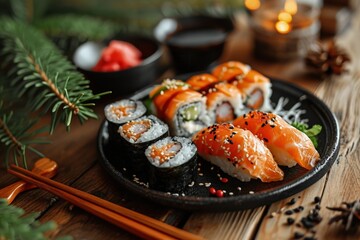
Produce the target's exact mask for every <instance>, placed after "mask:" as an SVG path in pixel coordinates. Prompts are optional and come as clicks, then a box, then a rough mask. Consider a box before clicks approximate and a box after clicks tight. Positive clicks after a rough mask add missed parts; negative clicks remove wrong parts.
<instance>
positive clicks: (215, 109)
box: [187, 73, 243, 123]
mask: <svg viewBox="0 0 360 240" xmlns="http://www.w3.org/2000/svg"><path fill="white" fill-rule="evenodd" d="M187 83H188V84H189V85H190V86H191V88H192V89H194V90H196V91H199V92H200V93H201V94H203V95H204V96H205V97H206V109H207V112H208V116H209V118H210V121H211V123H223V122H230V121H232V120H234V119H235V118H236V116H239V115H240V114H241V113H242V109H243V104H242V102H243V101H242V96H241V92H240V91H239V89H238V88H237V87H236V86H234V85H232V84H230V83H226V82H219V81H218V79H217V78H216V77H214V76H213V75H211V74H208V73H203V74H198V75H194V76H192V77H191V78H189V79H188V80H187Z"/></svg>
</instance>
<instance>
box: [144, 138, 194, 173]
mask: <svg viewBox="0 0 360 240" xmlns="http://www.w3.org/2000/svg"><path fill="white" fill-rule="evenodd" d="M171 142H177V143H180V144H181V149H180V150H179V152H177V153H176V155H175V156H174V157H172V158H171V159H169V160H168V161H166V162H164V163H160V161H159V159H158V158H152V157H151V151H152V149H153V148H154V147H155V148H162V147H163V146H166V145H168V144H169V143H171ZM196 153H197V149H196V146H195V144H193V143H192V141H191V140H190V139H189V138H184V137H173V138H171V137H166V138H164V139H162V140H159V141H157V142H156V143H154V144H152V145H150V146H149V147H148V148H147V149H146V151H145V156H146V157H147V158H148V160H149V162H150V163H151V164H152V165H154V166H155V167H158V168H171V167H177V166H180V165H182V164H184V163H186V162H188V161H189V160H190V159H192V158H193V157H194V156H195V154H196Z"/></svg>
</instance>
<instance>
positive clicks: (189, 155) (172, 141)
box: [145, 137, 197, 192]
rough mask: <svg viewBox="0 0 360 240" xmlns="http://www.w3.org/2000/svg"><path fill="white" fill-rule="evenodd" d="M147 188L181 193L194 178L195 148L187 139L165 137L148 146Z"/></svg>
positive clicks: (195, 164) (195, 165) (146, 153)
mask: <svg viewBox="0 0 360 240" xmlns="http://www.w3.org/2000/svg"><path fill="white" fill-rule="evenodd" d="M145 155H146V157H147V159H148V161H149V162H150V165H151V166H150V168H149V171H150V172H149V186H150V187H151V188H154V189H158V190H161V191H166V192H181V191H183V190H184V189H185V187H186V186H187V185H188V184H190V183H191V182H192V181H193V180H194V178H195V176H196V167H197V153H196V146H195V145H194V144H193V143H192V141H191V140H190V139H189V138H184V137H172V138H171V137H167V138H164V139H162V140H159V141H157V142H156V143H154V144H152V145H150V146H149V147H148V148H147V149H146V151H145Z"/></svg>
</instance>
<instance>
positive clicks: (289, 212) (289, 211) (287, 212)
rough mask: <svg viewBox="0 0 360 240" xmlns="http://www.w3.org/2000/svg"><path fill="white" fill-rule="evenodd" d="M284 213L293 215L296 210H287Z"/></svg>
mask: <svg viewBox="0 0 360 240" xmlns="http://www.w3.org/2000/svg"><path fill="white" fill-rule="evenodd" d="M284 213H285V215H291V214H293V213H294V212H293V211H292V210H286V211H285V212H284Z"/></svg>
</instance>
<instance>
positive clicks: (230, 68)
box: [212, 61, 248, 81]
mask: <svg viewBox="0 0 360 240" xmlns="http://www.w3.org/2000/svg"><path fill="white" fill-rule="evenodd" d="M247 69H248V67H247V66H246V65H245V64H243V63H241V62H236V61H230V62H225V63H223V64H220V65H218V66H217V67H216V68H214V70H213V72H212V74H213V75H214V76H215V77H217V78H219V79H220V80H221V81H231V80H233V79H235V78H237V77H239V76H244V75H245V74H246V72H247Z"/></svg>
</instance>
